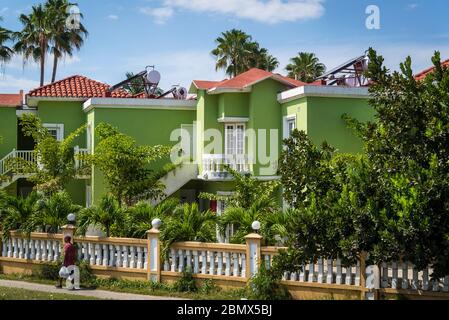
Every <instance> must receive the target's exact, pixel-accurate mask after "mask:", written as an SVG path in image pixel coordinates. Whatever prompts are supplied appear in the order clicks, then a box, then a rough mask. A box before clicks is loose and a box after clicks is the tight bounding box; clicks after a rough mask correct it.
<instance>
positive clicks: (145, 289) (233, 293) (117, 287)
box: [0, 274, 244, 300]
mask: <svg viewBox="0 0 449 320" xmlns="http://www.w3.org/2000/svg"><path fill="white" fill-rule="evenodd" d="M0 279H4V280H19V281H27V282H34V283H40V284H51V285H54V284H55V281H51V280H46V279H42V278H39V277H37V276H26V275H5V274H0ZM96 289H99V290H106V291H113V292H123V293H134V294H143V295H150V296H163V297H177V298H185V299H192V300H240V298H242V297H243V296H244V295H243V293H242V291H241V290H238V289H236V290H220V289H216V290H211V291H209V292H203V291H201V290H199V291H198V292H176V291H172V290H168V289H165V288H157V289H151V288H150V287H149V286H148V283H147V282H144V281H126V280H121V281H100V282H99V284H98V285H97V286H96Z"/></svg>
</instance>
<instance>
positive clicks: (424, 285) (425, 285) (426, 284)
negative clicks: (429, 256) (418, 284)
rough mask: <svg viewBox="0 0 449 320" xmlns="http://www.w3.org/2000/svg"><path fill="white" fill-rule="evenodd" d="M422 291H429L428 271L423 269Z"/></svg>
mask: <svg viewBox="0 0 449 320" xmlns="http://www.w3.org/2000/svg"><path fill="white" fill-rule="evenodd" d="M422 289H423V290H424V291H427V290H429V269H428V268H425V269H424V270H423V272H422Z"/></svg>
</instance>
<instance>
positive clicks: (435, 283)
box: [432, 279, 440, 292]
mask: <svg viewBox="0 0 449 320" xmlns="http://www.w3.org/2000/svg"><path fill="white" fill-rule="evenodd" d="M432 291H433V292H438V291H440V282H439V281H438V279H433V280H432Z"/></svg>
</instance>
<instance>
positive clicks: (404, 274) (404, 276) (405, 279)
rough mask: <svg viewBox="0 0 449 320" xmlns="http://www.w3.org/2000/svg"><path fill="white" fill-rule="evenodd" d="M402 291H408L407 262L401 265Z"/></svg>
mask: <svg viewBox="0 0 449 320" xmlns="http://www.w3.org/2000/svg"><path fill="white" fill-rule="evenodd" d="M401 288H402V289H408V262H403V263H402V283H401Z"/></svg>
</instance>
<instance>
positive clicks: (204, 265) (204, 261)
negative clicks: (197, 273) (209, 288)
mask: <svg viewBox="0 0 449 320" xmlns="http://www.w3.org/2000/svg"><path fill="white" fill-rule="evenodd" d="M206 270H207V257H206V251H202V252H201V273H202V274H206Z"/></svg>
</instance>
